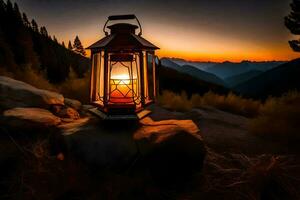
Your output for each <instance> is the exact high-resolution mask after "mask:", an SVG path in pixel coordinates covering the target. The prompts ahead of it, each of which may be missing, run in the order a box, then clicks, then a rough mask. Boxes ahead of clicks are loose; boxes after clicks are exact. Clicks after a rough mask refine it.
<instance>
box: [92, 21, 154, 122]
mask: <svg viewBox="0 0 300 200" xmlns="http://www.w3.org/2000/svg"><path fill="white" fill-rule="evenodd" d="M132 19H136V21H137V23H138V26H136V25H134V24H128V23H115V24H113V25H110V26H107V24H108V23H109V22H110V21H113V20H132ZM107 28H108V29H110V33H108V32H107ZM138 28H139V33H138V34H136V29H138ZM103 31H104V33H105V37H104V38H102V39H101V40H99V41H97V42H96V43H94V44H92V45H91V46H90V47H89V49H91V59H92V70H91V85H90V86H91V87H90V100H91V103H92V104H93V105H95V106H96V107H97V111H101V113H102V114H103V115H102V114H101V115H102V116H106V117H108V118H112V119H114V118H116V119H118V118H122V117H124V116H125V117H124V118H128V117H129V118H130V117H134V116H135V117H137V116H142V114H139V113H141V111H143V110H144V109H145V107H146V106H147V105H149V104H150V103H152V102H154V101H155V96H156V91H157V90H156V70H155V54H154V51H155V50H156V49H158V47H156V46H155V45H153V44H151V43H150V42H149V41H147V40H146V39H144V38H142V37H141V35H142V28H141V25H140V23H139V20H138V19H137V18H136V16H135V15H116V16H109V17H108V20H107V21H106V23H105V25H104V27H103ZM99 113H100V112H99ZM144 113H145V112H144Z"/></svg>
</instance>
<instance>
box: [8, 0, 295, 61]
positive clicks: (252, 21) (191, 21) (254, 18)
mask: <svg viewBox="0 0 300 200" xmlns="http://www.w3.org/2000/svg"><path fill="white" fill-rule="evenodd" d="M12 1H13V0H12ZM15 2H17V3H18V5H19V7H20V10H21V11H25V12H26V13H27V15H28V17H29V18H30V19H31V18H34V19H35V20H36V21H37V22H38V24H39V25H40V26H41V25H44V26H46V27H47V29H48V32H49V33H50V34H51V35H55V36H56V37H57V38H58V40H59V41H65V43H67V42H68V41H69V40H72V41H73V40H74V38H75V36H76V35H78V36H79V38H80V39H81V41H82V42H83V45H84V46H85V47H87V46H89V45H90V44H92V43H93V42H95V41H97V40H98V39H100V38H101V37H103V36H104V34H103V32H102V27H103V25H104V23H105V21H106V18H107V16H109V15H115V14H131V13H132V14H136V15H137V16H138V18H139V20H140V22H141V24H142V27H143V37H145V38H146V39H148V40H149V41H151V42H153V43H154V44H155V45H157V46H159V47H160V48H161V50H159V51H158V55H159V56H160V57H162V56H168V57H179V58H184V59H188V60H198V61H225V60H229V61H241V60H257V61H261V60H291V59H293V58H297V57H300V54H299V53H298V54H297V53H294V52H293V51H292V50H291V49H290V47H289V45H288V43H287V41H288V40H289V39H292V38H294V36H292V35H291V34H290V33H289V31H288V30H287V29H286V28H285V26H284V24H283V18H284V16H286V15H287V14H288V13H289V11H290V7H289V3H290V2H291V1H290V0H209V1H208V0H207V1H205V0H186V1H179V0H163V1H161V0H151V1H147V0H126V1H125V0H124V1H122V0H64V1H63V0H16V1H15Z"/></svg>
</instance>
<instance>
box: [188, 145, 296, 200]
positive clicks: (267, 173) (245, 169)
mask: <svg viewBox="0 0 300 200" xmlns="http://www.w3.org/2000/svg"><path fill="white" fill-rule="evenodd" d="M299 168H300V163H299V160H298V159H297V158H296V157H295V156H274V155H258V156H253V157H249V156H246V155H244V154H223V155H221V154H217V153H215V152H213V151H211V150H209V151H208V155H207V159H206V162H205V165H204V170H203V174H202V176H201V178H202V179H203V183H202V186H201V187H200V188H199V189H198V190H195V191H194V192H192V194H191V195H190V198H189V199H202V198H204V199H205V198H207V199H243V200H258V199H299V198H300V192H299V183H300V173H299Z"/></svg>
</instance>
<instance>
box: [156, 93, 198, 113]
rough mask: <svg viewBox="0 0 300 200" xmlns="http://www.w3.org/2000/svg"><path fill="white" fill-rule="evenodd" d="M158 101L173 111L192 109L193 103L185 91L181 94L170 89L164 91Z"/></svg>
mask: <svg viewBox="0 0 300 200" xmlns="http://www.w3.org/2000/svg"><path fill="white" fill-rule="evenodd" d="M158 103H159V104H160V105H161V106H162V107H164V108H167V109H170V110H173V111H179V112H186V111H189V110H191V109H192V103H191V101H190V100H189V99H188V97H187V94H186V93H185V92H181V94H180V95H179V94H175V93H173V92H170V91H163V93H162V95H160V96H159V97H158Z"/></svg>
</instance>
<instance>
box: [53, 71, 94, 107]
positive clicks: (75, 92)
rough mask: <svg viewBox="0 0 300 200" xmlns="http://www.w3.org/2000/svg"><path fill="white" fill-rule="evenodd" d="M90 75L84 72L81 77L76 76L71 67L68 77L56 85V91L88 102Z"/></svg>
mask: <svg viewBox="0 0 300 200" xmlns="http://www.w3.org/2000/svg"><path fill="white" fill-rule="evenodd" d="M89 85H90V75H89V73H86V74H85V75H84V77H83V78H78V77H77V75H76V73H75V72H74V70H73V69H72V68H71V70H70V73H69V77H68V79H67V80H66V81H65V82H64V83H62V84H61V85H59V86H58V91H59V92H60V93H62V94H63V95H64V96H65V97H68V98H72V99H77V100H80V101H81V102H83V103H88V102H89V89H90V86H89Z"/></svg>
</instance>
